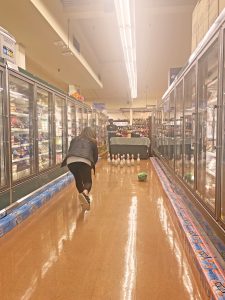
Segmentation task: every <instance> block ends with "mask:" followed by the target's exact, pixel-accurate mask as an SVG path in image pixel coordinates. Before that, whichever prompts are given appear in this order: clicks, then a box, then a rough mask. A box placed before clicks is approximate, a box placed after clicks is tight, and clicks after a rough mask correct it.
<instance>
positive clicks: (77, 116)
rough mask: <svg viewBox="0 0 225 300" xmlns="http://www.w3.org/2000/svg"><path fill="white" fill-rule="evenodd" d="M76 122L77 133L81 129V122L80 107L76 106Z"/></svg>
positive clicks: (79, 132)
mask: <svg viewBox="0 0 225 300" xmlns="http://www.w3.org/2000/svg"><path fill="white" fill-rule="evenodd" d="M76 122H77V135H79V134H81V131H82V129H83V124H82V108H81V107H77V109H76Z"/></svg>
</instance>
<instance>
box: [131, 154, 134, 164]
mask: <svg viewBox="0 0 225 300" xmlns="http://www.w3.org/2000/svg"><path fill="white" fill-rule="evenodd" d="M131 166H134V154H132V155H131Z"/></svg>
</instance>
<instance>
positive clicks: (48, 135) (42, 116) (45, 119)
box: [37, 88, 53, 171]
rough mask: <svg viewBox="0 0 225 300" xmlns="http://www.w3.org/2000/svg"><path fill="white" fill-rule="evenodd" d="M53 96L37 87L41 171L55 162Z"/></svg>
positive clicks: (39, 163) (39, 162)
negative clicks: (52, 119)
mask: <svg viewBox="0 0 225 300" xmlns="http://www.w3.org/2000/svg"><path fill="white" fill-rule="evenodd" d="M51 116H52V114H51V96H50V94H49V93H48V92H47V91H45V90H42V89H40V88H37V127H38V168H39V171H42V170H44V169H47V168H49V167H50V166H51V165H52V164H53V153H52V151H53V147H52V144H53V143H52V142H53V141H52V138H53V136H52V127H51Z"/></svg>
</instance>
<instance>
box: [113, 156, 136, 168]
mask: <svg viewBox="0 0 225 300" xmlns="http://www.w3.org/2000/svg"><path fill="white" fill-rule="evenodd" d="M107 161H108V163H109V164H112V165H115V166H121V167H123V166H124V165H127V166H134V155H133V154H132V155H131V159H130V155H129V154H127V159H126V158H125V154H123V155H121V156H120V155H119V154H118V155H115V156H114V154H112V160H111V158H110V154H108V159H107ZM137 164H138V165H139V164H140V154H139V153H138V155H137Z"/></svg>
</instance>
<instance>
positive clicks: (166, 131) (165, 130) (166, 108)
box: [162, 99, 170, 159]
mask: <svg viewBox="0 0 225 300" xmlns="http://www.w3.org/2000/svg"><path fill="white" fill-rule="evenodd" d="M169 104H170V102H169V99H166V101H165V103H164V104H163V133H162V140H163V156H164V158H166V159H169V139H170V138H169V137H168V134H169V127H170V126H169V123H170V105H169Z"/></svg>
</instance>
